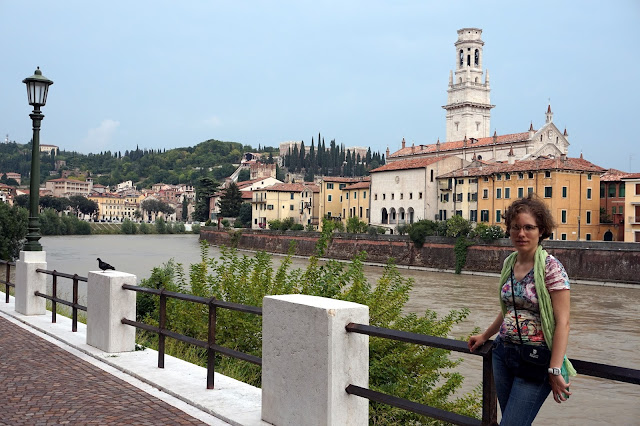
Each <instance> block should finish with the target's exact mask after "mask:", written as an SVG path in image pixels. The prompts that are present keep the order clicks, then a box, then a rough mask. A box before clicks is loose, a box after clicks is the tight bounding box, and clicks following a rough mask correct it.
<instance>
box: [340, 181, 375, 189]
mask: <svg viewBox="0 0 640 426" xmlns="http://www.w3.org/2000/svg"><path fill="white" fill-rule="evenodd" d="M369 187H371V182H370V181H363V182H358V183H354V184H353V185H349V186H345V187H344V188H342V190H343V191H350V190H352V189H362V188H369Z"/></svg>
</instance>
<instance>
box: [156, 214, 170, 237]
mask: <svg viewBox="0 0 640 426" xmlns="http://www.w3.org/2000/svg"><path fill="white" fill-rule="evenodd" d="M155 228H156V232H157V233H158V234H166V233H167V223H166V222H165V221H164V219H163V218H161V217H159V218H157V219H156V224H155Z"/></svg>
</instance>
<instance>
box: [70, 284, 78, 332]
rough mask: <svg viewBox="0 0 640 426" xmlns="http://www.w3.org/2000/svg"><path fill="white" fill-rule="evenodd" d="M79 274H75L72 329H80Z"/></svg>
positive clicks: (74, 330)
mask: <svg viewBox="0 0 640 426" xmlns="http://www.w3.org/2000/svg"><path fill="white" fill-rule="evenodd" d="M77 306H78V274H73V306H72V307H71V331H73V332H74V333H75V332H76V331H78V308H77Z"/></svg>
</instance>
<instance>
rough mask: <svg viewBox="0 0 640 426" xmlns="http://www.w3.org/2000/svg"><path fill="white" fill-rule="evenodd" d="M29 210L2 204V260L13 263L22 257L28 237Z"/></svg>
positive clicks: (0, 215) (0, 209) (0, 211)
mask: <svg viewBox="0 0 640 426" xmlns="http://www.w3.org/2000/svg"><path fill="white" fill-rule="evenodd" d="M28 217H29V212H28V211H27V209H24V208H22V207H18V206H17V205H14V206H13V207H10V206H9V205H8V204H5V203H2V202H0V230H1V232H0V259H3V260H9V261H12V260H14V259H16V258H17V257H18V256H19V255H20V250H22V247H23V245H24V243H25V241H26V240H25V237H26V236H27V223H28V221H29V218H28Z"/></svg>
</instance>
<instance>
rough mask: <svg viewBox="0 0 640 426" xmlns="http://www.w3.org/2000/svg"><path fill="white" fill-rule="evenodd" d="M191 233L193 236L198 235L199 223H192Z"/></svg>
mask: <svg viewBox="0 0 640 426" xmlns="http://www.w3.org/2000/svg"><path fill="white" fill-rule="evenodd" d="M191 232H192V233H194V234H199V233H200V224H199V223H194V224H192V225H191Z"/></svg>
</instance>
